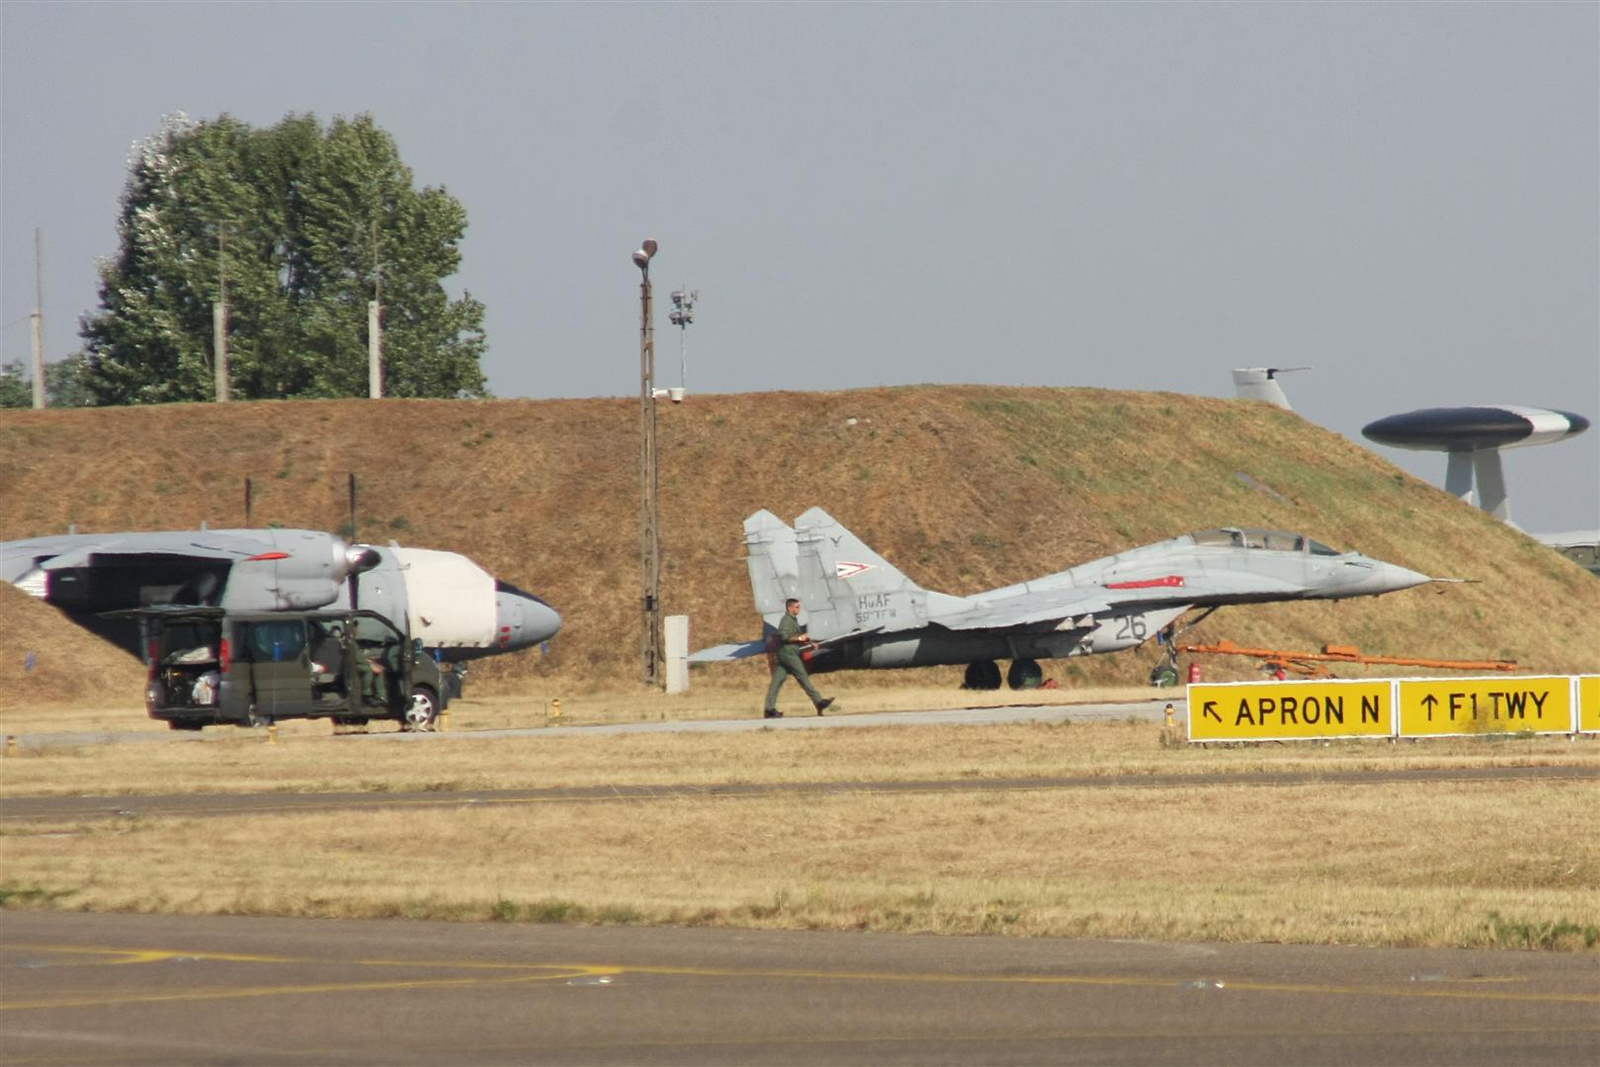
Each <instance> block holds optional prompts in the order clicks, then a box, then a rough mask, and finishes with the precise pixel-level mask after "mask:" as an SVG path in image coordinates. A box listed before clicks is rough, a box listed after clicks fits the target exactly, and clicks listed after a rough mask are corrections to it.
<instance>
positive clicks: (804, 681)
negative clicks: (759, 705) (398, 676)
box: [763, 653, 822, 711]
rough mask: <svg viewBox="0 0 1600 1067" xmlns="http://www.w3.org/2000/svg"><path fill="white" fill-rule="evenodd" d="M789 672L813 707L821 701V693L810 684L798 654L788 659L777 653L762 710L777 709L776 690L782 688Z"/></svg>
mask: <svg viewBox="0 0 1600 1067" xmlns="http://www.w3.org/2000/svg"><path fill="white" fill-rule="evenodd" d="M791 674H792V675H794V680H795V681H797V682H799V683H800V688H801V689H804V690H805V691H806V696H808V697H810V698H811V704H812V706H813V707H815V706H818V705H820V704H821V703H822V694H821V693H819V692H817V687H816V686H814V685H812V684H811V676H810V675H809V674H807V673H806V665H805V663H804V662H803V661H802V660H801V659H800V656H799V655H798V654H796V655H795V656H794V657H793V658H792V659H790V658H788V657H786V656H784V655H783V654H782V653H779V654H778V656H777V657H776V660H775V662H774V663H773V666H772V684H771V685H769V686H768V687H767V704H766V707H765V708H764V709H763V710H764V711H777V710H778V690H779V689H782V688H783V683H784V680H785V679H786V678H788V677H789V675H791Z"/></svg>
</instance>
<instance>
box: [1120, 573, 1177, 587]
mask: <svg viewBox="0 0 1600 1067" xmlns="http://www.w3.org/2000/svg"><path fill="white" fill-rule="evenodd" d="M1182 586H1183V575H1181V574H1169V575H1167V576H1166V577H1165V578H1147V579H1145V580H1144V581H1142V582H1107V583H1106V588H1107V589H1163V588H1165V589H1178V588H1182Z"/></svg>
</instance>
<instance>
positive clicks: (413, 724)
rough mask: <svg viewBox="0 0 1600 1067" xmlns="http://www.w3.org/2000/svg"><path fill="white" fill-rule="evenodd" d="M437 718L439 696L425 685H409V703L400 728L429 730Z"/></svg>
mask: <svg viewBox="0 0 1600 1067" xmlns="http://www.w3.org/2000/svg"><path fill="white" fill-rule="evenodd" d="M438 719H439V698H438V697H437V696H436V695H435V694H434V692H433V690H432V689H429V688H428V687H427V686H423V685H417V686H412V687H411V703H410V705H409V706H408V707H407V708H406V717H405V721H404V722H402V723H401V724H400V728H401V729H402V730H413V731H415V730H431V729H433V726H434V723H436V722H437V721H438Z"/></svg>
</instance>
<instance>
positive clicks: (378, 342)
mask: <svg viewBox="0 0 1600 1067" xmlns="http://www.w3.org/2000/svg"><path fill="white" fill-rule="evenodd" d="M380 311H382V308H381V307H380V306H379V304H378V302H377V301H376V300H368V301H367V396H368V398H370V399H372V400H380V399H382V397H383V332H382V331H383V326H382V324H381V323H380V321H379V320H380V318H381V317H382V316H381V315H380V314H379V312H380Z"/></svg>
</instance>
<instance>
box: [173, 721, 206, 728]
mask: <svg viewBox="0 0 1600 1067" xmlns="http://www.w3.org/2000/svg"><path fill="white" fill-rule="evenodd" d="M204 726H205V723H203V722H196V721H195V720H194V719H168V720H167V729H169V730H199V729H202V728H203V727H204Z"/></svg>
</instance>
